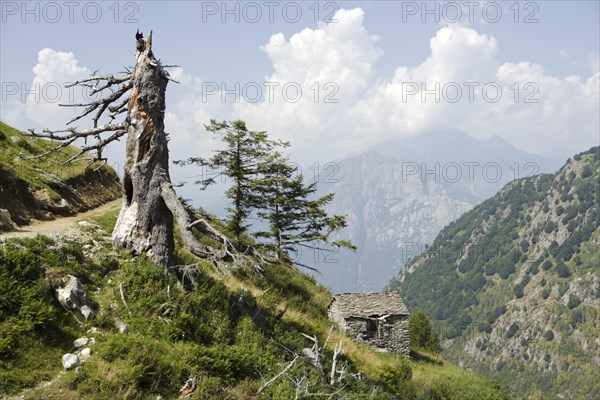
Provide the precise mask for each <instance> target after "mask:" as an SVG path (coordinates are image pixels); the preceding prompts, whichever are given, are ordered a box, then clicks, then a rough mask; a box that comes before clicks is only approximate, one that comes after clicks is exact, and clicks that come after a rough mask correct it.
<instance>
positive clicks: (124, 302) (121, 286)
mask: <svg viewBox="0 0 600 400" xmlns="http://www.w3.org/2000/svg"><path fill="white" fill-rule="evenodd" d="M119 292H120V293H121V301H122V302H123V305H124V306H125V308H126V309H127V311H128V312H129V314H131V311H129V307H128V306H127V302H126V301H125V293H123V282H121V283H119Z"/></svg>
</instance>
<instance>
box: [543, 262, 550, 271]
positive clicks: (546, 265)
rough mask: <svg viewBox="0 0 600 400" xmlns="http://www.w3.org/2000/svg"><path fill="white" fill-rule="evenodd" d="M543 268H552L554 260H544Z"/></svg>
mask: <svg viewBox="0 0 600 400" xmlns="http://www.w3.org/2000/svg"><path fill="white" fill-rule="evenodd" d="M542 268H543V269H544V271H548V270H549V269H550V268H552V261H550V260H546V261H544V263H543V264H542Z"/></svg>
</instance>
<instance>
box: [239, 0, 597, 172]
mask: <svg viewBox="0 0 600 400" xmlns="http://www.w3.org/2000/svg"><path fill="white" fill-rule="evenodd" d="M335 18H336V19H338V20H339V24H328V25H324V24H322V25H320V26H319V27H318V28H317V29H314V30H312V29H304V30H302V31H300V32H298V33H296V34H295V35H293V36H292V37H291V38H289V40H286V38H285V37H284V35H283V34H276V35H273V36H272V37H271V40H270V41H269V43H267V44H266V45H265V46H263V50H264V51H266V52H267V55H268V57H269V58H270V59H271V61H272V64H273V68H274V73H273V74H272V75H270V76H268V77H267V78H266V79H267V80H269V81H275V82H279V83H281V84H284V83H289V82H298V83H300V84H301V85H302V88H303V90H308V89H307V87H308V85H309V84H310V83H313V82H315V81H321V82H323V81H331V82H335V83H336V84H337V85H338V87H339V92H338V93H337V95H336V96H337V97H338V98H339V102H338V103H337V104H324V103H318V102H315V101H313V100H312V99H311V98H309V96H305V97H303V98H302V100H301V101H299V102H297V103H290V102H285V101H284V100H283V99H281V98H277V99H276V101H275V102H274V103H272V104H270V103H268V102H262V103H259V104H248V103H242V104H240V105H238V106H237V108H236V111H239V113H240V114H241V116H242V117H243V118H245V119H247V120H248V121H250V123H251V126H255V127H258V128H257V129H267V130H269V131H270V132H271V133H273V134H274V135H276V136H279V137H284V138H287V139H291V140H292V145H293V146H294V147H295V148H296V149H297V152H299V153H300V154H302V155H303V156H305V157H314V158H316V159H320V160H324V159H325V158H327V157H329V159H332V158H337V157H340V156H343V155H344V154H347V153H349V152H355V151H360V150H361V149H364V148H366V147H367V146H369V145H371V144H374V143H377V142H379V141H382V140H385V139H388V138H392V137H399V136H406V135H412V134H415V133H418V132H420V131H423V130H428V129H436V128H459V129H463V130H466V131H467V132H469V133H471V134H472V135H474V136H477V137H480V138H489V137H491V136H493V135H500V136H503V137H505V138H506V139H508V140H509V141H511V142H513V143H515V144H516V145H518V146H520V147H521V148H523V149H525V150H528V151H531V152H534V153H553V152H554V153H555V154H556V153H557V152H559V153H563V154H564V153H565V152H569V153H574V152H576V151H581V150H583V149H585V148H586V147H589V146H592V145H594V144H597V132H598V130H599V125H600V122H599V115H598V111H597V110H598V108H599V100H598V96H599V93H598V73H597V69H596V70H595V73H594V74H593V75H592V76H590V77H585V78H582V77H578V76H568V77H564V78H559V77H553V76H549V75H547V74H546V73H545V72H544V69H543V67H542V66H540V65H536V64H531V63H529V62H527V61H523V62H520V63H504V64H503V63H501V62H500V60H499V59H498V53H499V44H498V43H497V41H496V39H495V38H494V37H493V36H490V35H486V34H482V33H479V32H477V31H476V30H474V29H472V28H470V27H465V26H462V25H460V24H450V25H447V26H443V27H441V28H440V29H439V30H438V31H437V33H436V34H435V36H434V37H433V38H432V39H431V40H430V55H429V56H428V57H427V58H426V59H425V60H424V61H423V62H422V63H421V64H419V65H416V66H413V67H409V66H399V67H398V68H397V69H396V71H395V74H394V76H393V77H392V78H391V79H390V80H387V81H385V80H382V79H381V78H379V77H376V76H373V69H374V64H375V63H376V62H377V60H378V59H379V58H380V57H381V56H382V55H383V51H382V49H381V48H379V47H378V45H377V37H376V36H374V35H372V34H370V33H369V32H368V31H367V30H366V29H365V27H364V26H363V20H364V13H363V11H362V10H360V9H353V10H340V11H339V12H338V14H337V15H336V16H335ZM594 60H597V58H594V57H590V63H591V64H592V65H593V63H594ZM414 88H419V89H427V90H429V91H433V92H437V94H438V97H439V100H438V99H436V97H435V95H434V94H433V93H430V94H426V95H423V93H422V92H421V90H419V92H418V93H415V94H412V95H411V94H410V92H409V90H413V89H414ZM459 91H460V92H459ZM309 93H310V91H309ZM459 94H460V96H458V95H459ZM457 96H458V97H457ZM306 161H308V162H310V161H312V160H310V159H308V160H306Z"/></svg>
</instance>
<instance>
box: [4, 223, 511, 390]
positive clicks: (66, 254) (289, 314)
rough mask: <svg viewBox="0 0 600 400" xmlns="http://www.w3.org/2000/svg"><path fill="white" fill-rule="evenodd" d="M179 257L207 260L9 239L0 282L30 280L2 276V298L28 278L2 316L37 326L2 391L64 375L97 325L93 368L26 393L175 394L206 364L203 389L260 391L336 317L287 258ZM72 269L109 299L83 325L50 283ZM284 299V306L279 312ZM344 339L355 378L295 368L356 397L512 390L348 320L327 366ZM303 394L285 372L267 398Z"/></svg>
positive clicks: (322, 293) (21, 342) (293, 373)
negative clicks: (363, 339)
mask: <svg viewBox="0 0 600 400" xmlns="http://www.w3.org/2000/svg"><path fill="white" fill-rule="evenodd" d="M115 219H116V213H115V212H114V211H113V212H110V213H107V214H105V215H101V216H97V217H94V218H92V220H93V222H95V223H97V224H99V225H101V226H102V228H103V229H104V230H105V231H108V232H110V231H111V230H112V226H113V225H114V221H115ZM57 249H60V251H57ZM176 258H177V260H178V261H179V262H186V263H191V262H199V265H198V268H197V270H196V272H195V276H194V278H195V280H196V282H197V285H196V286H195V287H193V286H192V285H190V284H189V280H188V281H187V282H188V283H187V284H184V285H183V287H182V285H181V284H180V283H179V281H178V279H177V277H175V276H174V275H171V274H167V275H165V274H164V273H163V271H162V269H159V268H156V266H154V265H153V264H152V263H151V262H150V261H149V260H148V259H147V257H145V256H138V257H131V256H130V255H129V254H128V253H127V252H126V251H123V250H116V249H113V248H112V247H111V246H109V245H108V244H104V245H103V246H100V250H99V251H98V253H97V254H96V255H95V257H94V258H93V259H87V258H86V257H85V256H84V253H83V251H82V248H81V244H80V243H60V244H59V243H54V242H52V241H51V240H48V239H44V238H40V237H38V238H36V239H29V240H11V241H9V242H8V244H6V245H5V246H4V247H0V272H1V273H2V274H3V275H2V277H3V280H2V282H11V279H12V281H14V282H20V285H16V284H15V285H9V287H8V288H7V287H6V285H4V286H1V285H0V300H1V299H7V298H8V295H12V296H13V298H14V293H13V292H11V291H14V290H16V289H15V287H17V286H20V287H22V288H23V287H24V288H27V290H29V291H28V292H27V293H26V294H27V296H25V297H24V299H23V300H18V301H15V302H12V303H7V302H6V301H0V310H1V311H2V313H3V314H1V315H2V318H1V322H0V323H1V324H2V325H1V326H3V327H5V328H6V327H8V328H10V329H12V328H11V327H14V326H24V327H25V328H24V329H27V330H26V331H19V332H16V331H15V332H14V333H15V335H13V338H22V339H18V340H16V341H14V345H13V346H12V349H13V350H14V352H13V353H7V354H6V355H5V356H3V357H2V358H0V360H2V361H0V385H2V386H0V392H1V393H6V394H11V395H12V394H18V393H20V392H21V391H22V390H23V389H25V388H32V387H35V386H37V385H39V384H40V383H42V382H44V381H48V380H50V379H52V378H53V377H55V376H57V374H58V373H59V372H60V371H61V369H62V368H61V365H60V357H61V355H62V354H63V353H65V352H67V351H71V350H72V344H71V343H72V340H73V339H75V338H76V337H78V336H82V335H84V334H85V332H86V331H87V330H88V329H89V328H90V327H91V326H95V327H97V328H98V330H99V332H101V333H98V334H95V335H92V336H94V337H95V338H96V341H97V342H96V343H95V344H94V345H92V346H91V348H92V357H91V358H90V359H89V360H88V361H87V362H86V363H85V364H84V365H83V374H82V375H77V374H76V373H75V372H74V371H72V370H71V371H67V372H66V373H65V374H64V375H62V376H60V377H59V378H58V380H57V381H56V382H55V383H53V384H52V385H50V386H48V387H45V388H41V389H37V390H30V391H28V392H27V398H31V399H43V398H61V399H106V398H119V399H147V398H156V397H157V396H159V395H160V396H162V397H163V398H165V399H169V398H175V397H176V396H177V393H178V390H179V388H180V387H181V386H182V385H183V383H184V382H185V381H186V380H187V379H188V378H189V377H190V376H197V377H200V378H201V380H200V382H199V388H198V390H197V391H196V393H195V394H194V397H193V398H196V399H212V398H219V399H221V398H223V399H255V398H257V397H256V394H257V391H258V389H259V388H260V387H261V386H262V384H263V383H264V382H266V381H267V380H268V379H270V378H272V377H273V376H275V375H276V374H277V373H278V372H279V371H280V370H281V368H282V367H283V366H285V365H286V364H287V363H288V362H290V361H291V360H292V358H293V353H296V354H302V349H303V348H305V347H310V346H311V345H312V343H311V342H310V341H308V340H307V339H306V338H304V337H303V336H302V335H301V333H306V334H309V335H316V336H317V338H318V339H319V341H320V343H324V342H325V339H326V337H327V335H328V332H329V330H330V327H331V323H330V322H329V321H328V320H327V313H326V310H327V305H328V303H329V300H330V298H331V294H330V293H329V291H328V290H327V289H326V288H324V287H323V286H320V285H317V284H316V283H315V281H314V279H312V278H310V277H308V276H306V275H304V274H302V273H300V272H299V271H297V270H295V269H293V268H290V267H289V266H285V265H278V264H272V265H263V269H264V271H263V272H262V273H258V272H257V271H255V270H254V269H252V268H251V267H249V269H246V268H238V269H235V270H233V272H232V273H226V274H224V275H223V274H220V273H218V272H217V271H216V270H215V268H214V267H213V266H212V264H210V263H208V262H206V261H202V260H198V259H196V258H195V257H193V256H192V255H190V254H189V253H188V252H187V251H186V250H184V249H183V248H181V247H178V249H177V254H176ZM28 271H29V272H28ZM66 273H69V274H74V275H76V276H78V277H79V279H80V280H81V281H82V282H83V283H84V284H85V286H86V287H87V288H88V292H89V294H90V296H91V297H92V300H93V301H95V302H96V303H97V304H98V305H99V312H98V314H97V316H96V319H95V320H93V321H92V322H89V323H86V324H85V325H84V326H79V325H78V324H77V323H76V322H75V321H74V319H73V318H72V317H71V316H70V315H69V314H67V313H66V312H65V311H64V310H63V309H62V308H61V307H60V306H59V305H58V304H57V303H56V301H54V300H53V299H52V296H51V290H50V288H49V286H48V284H52V282H53V281H54V280H55V279H56V277H57V276H61V275H62V274H66ZM23 274H25V276H26V278H24V277H23ZM9 278H10V279H9ZM179 278H181V276H180V277H179ZM44 282H48V283H44ZM121 287H122V289H123V296H124V299H125V301H126V303H127V307H126V306H125V304H124V303H123V299H122V298H121V295H120V290H121V289H120V288H121ZM36 301H38V302H39V301H42V303H43V304H47V305H49V308H46V309H44V314H43V315H42V317H43V318H42V319H41V321H43V323H42V324H41V325H40V324H38V325H35V324H34V325H35V326H32V325H31V324H29V325H28V324H21V322H19V321H20V320H21V319H23V318H24V319H25V320H27V321H29V322H31V321H32V320H34V318H33V317H34V315H30V314H27V313H26V312H25V311H24V307H25V309H31V308H32V307H30V306H27V304H31V305H33V304H36V303H35V302H36ZM26 306H27V307H26ZM285 307H287V311H286V312H285V314H283V317H282V318H276V315H277V312H278V311H279V310H282V309H283V308H285ZM38 308H39V307H38ZM11 318H12V320H11ZM36 318H37V317H36ZM115 318H119V319H121V320H122V321H124V322H126V323H127V324H129V326H130V328H129V331H128V332H127V333H119V332H118V331H117V329H116V328H115ZM50 327H54V329H49V328H50ZM10 329H8V330H10ZM5 331H7V330H6V329H4V330H3V331H2V332H5ZM50 332H54V333H50ZM17 333H18V335H17ZM23 333H26V334H25V335H24V334H23ZM3 334H4V333H3ZM88 336H90V334H88ZM339 341H342V342H343V343H344V352H343V353H342V355H341V356H340V364H339V365H342V364H344V363H346V364H347V369H346V371H347V379H346V382H345V384H336V385H334V387H332V388H330V387H328V385H324V384H323V383H322V380H321V377H320V375H319V374H318V373H317V371H316V370H315V369H314V368H311V367H310V366H309V365H308V364H307V363H306V362H305V361H302V362H298V363H296V364H295V365H294V367H292V368H291V369H290V370H289V371H288V375H289V377H290V379H296V380H302V382H305V383H307V384H308V385H309V386H310V390H311V391H312V392H313V393H317V392H318V393H331V392H335V391H338V390H339V393H340V394H341V395H343V396H345V398H348V399H365V398H377V399H395V398H400V399H416V398H423V399H438V398H439V399H442V398H448V399H461V400H462V399H505V398H508V396H507V395H506V392H504V391H503V390H501V389H499V388H498V386H497V385H496V384H495V383H493V382H492V381H490V380H488V379H486V378H483V377H481V376H478V375H476V374H473V373H470V372H467V371H463V370H461V369H459V368H458V367H454V366H451V365H449V364H447V363H446V362H445V361H443V360H442V359H441V358H439V357H438V356H433V355H421V356H420V357H418V359H415V360H406V359H404V358H402V357H400V356H397V355H394V354H389V353H378V352H375V351H374V350H373V349H371V348H370V347H369V346H366V345H364V344H358V343H355V342H353V341H351V340H350V339H349V338H348V337H347V336H345V335H344V334H342V333H341V332H338V331H334V332H333V334H332V337H331V339H330V341H329V343H328V345H327V348H326V349H325V350H324V353H323V360H324V369H325V371H326V372H328V371H329V370H330V368H331V356H332V352H333V346H334V345H335V344H336V343H338V342H339ZM359 374H360V375H359ZM294 396H295V387H294V385H293V384H292V383H291V381H290V380H289V379H280V380H278V381H276V382H275V383H274V384H273V385H272V386H271V387H270V388H268V389H267V390H265V391H264V392H263V393H261V395H260V398H265V399H287V398H294Z"/></svg>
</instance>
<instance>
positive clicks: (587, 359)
mask: <svg viewBox="0 0 600 400" xmlns="http://www.w3.org/2000/svg"><path fill="white" fill-rule="evenodd" d="M389 287H390V289H392V290H398V291H399V292H400V293H401V294H402V296H403V298H404V299H405V301H406V302H407V304H408V305H409V306H410V307H411V308H412V309H415V308H422V309H424V310H425V311H426V313H427V314H428V315H429V316H430V317H431V318H434V319H435V320H436V326H437V328H438V330H439V332H440V334H441V336H442V338H443V339H445V341H444V347H445V354H446V355H447V356H448V357H449V358H450V359H451V360H452V361H454V362H456V363H459V364H460V365H461V366H463V367H464V368H468V369H471V368H473V369H476V370H479V371H482V372H485V373H487V374H489V375H490V376H493V377H495V378H497V379H499V380H500V381H501V382H502V383H503V384H505V385H506V386H507V387H510V389H511V390H512V391H513V393H514V394H515V395H517V396H518V397H519V398H543V399H551V398H573V399H579V398H585V399H588V398H589V399H591V398H599V397H600V383H599V381H598V379H597V372H598V369H599V368H600V339H599V337H600V147H595V148H592V149H590V150H589V151H587V152H584V153H581V154H578V155H576V156H575V157H573V159H570V160H568V162H567V163H566V164H565V165H564V166H563V167H562V168H561V169H560V170H559V171H558V172H557V173H556V174H552V175H539V176H535V177H529V178H524V179H519V180H516V181H513V182H510V183H509V184H508V185H506V186H505V187H504V188H503V189H502V190H501V191H500V192H499V193H498V194H497V195H496V196H494V197H493V198H491V199H489V200H486V201H484V202H483V203H482V204H480V205H479V206H477V207H475V208H474V209H473V210H471V211H469V212H467V213H466V214H465V215H463V216H462V217H461V218H459V219H458V220H456V221H455V222H452V223H450V224H449V225H448V226H446V227H445V228H444V229H443V230H442V231H441V232H440V234H439V235H438V236H437V238H436V239H435V241H434V242H433V244H432V246H431V247H430V248H429V249H428V250H427V251H425V252H424V253H423V254H421V255H420V256H418V257H415V258H414V259H413V260H412V261H410V262H409V263H408V264H407V266H406V268H405V269H404V270H403V271H402V273H401V274H400V275H399V276H398V277H397V278H396V279H395V280H394V281H393V282H392V283H391V284H390V286H389Z"/></svg>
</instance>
